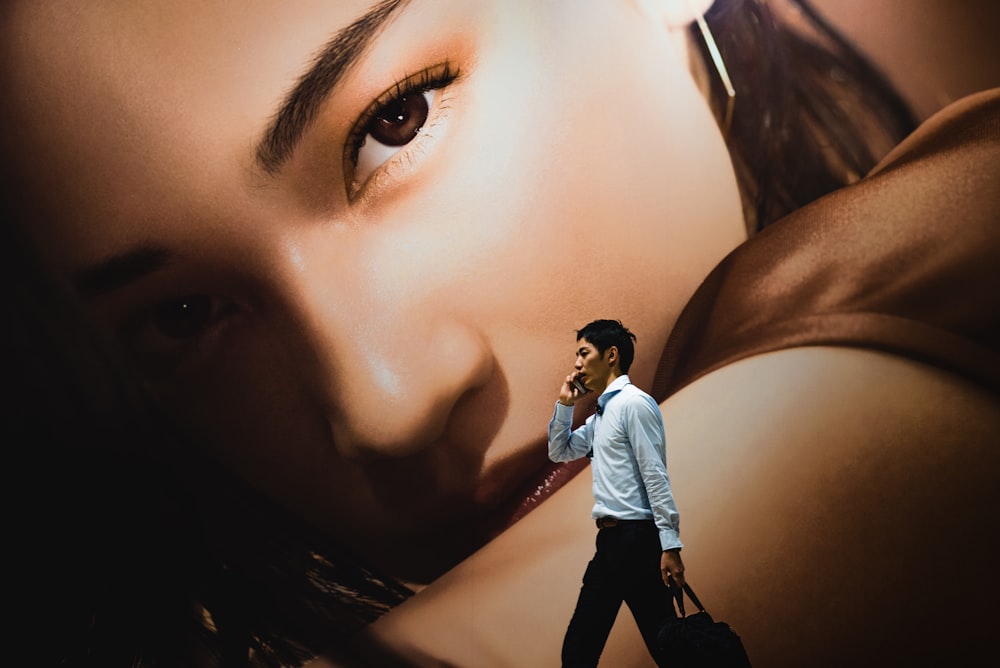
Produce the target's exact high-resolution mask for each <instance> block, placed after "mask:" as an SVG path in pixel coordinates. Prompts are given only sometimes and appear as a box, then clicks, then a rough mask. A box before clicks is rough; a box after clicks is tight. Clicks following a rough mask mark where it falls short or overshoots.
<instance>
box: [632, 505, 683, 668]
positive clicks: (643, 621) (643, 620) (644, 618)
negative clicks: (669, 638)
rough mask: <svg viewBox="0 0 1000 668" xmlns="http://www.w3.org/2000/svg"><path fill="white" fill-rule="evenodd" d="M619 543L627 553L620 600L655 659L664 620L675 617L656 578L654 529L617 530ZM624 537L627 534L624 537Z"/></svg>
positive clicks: (657, 545) (668, 597)
mask: <svg viewBox="0 0 1000 668" xmlns="http://www.w3.org/2000/svg"><path fill="white" fill-rule="evenodd" d="M621 528H622V529H624V530H625V531H623V536H622V539H623V542H625V543H627V545H628V551H627V554H626V555H623V560H624V561H626V563H627V564H628V565H624V564H623V565H622V567H621V570H620V571H619V572H620V573H622V574H623V575H624V577H625V580H624V581H623V582H622V587H623V590H622V591H623V597H624V599H625V604H626V605H628V607H629V610H630V611H631V612H632V616H633V617H634V618H635V623H636V626H638V627H639V633H641V634H642V639H643V640H644V641H645V642H646V648H647V649H648V650H649V653H650V654H651V655H652V656H653V657H655V656H656V652H655V643H656V635H657V633H659V631H660V628H662V626H663V624H664V623H665V622H666V620H667V619H669V618H671V617H675V616H676V612H675V611H674V604H673V599H672V598H671V595H670V588H669V587H667V586H666V585H665V584H663V576H662V575H660V555H661V554H662V553H663V551H662V549H661V548H660V537H659V533H658V532H657V530H656V525H654V524H653V523H652V522H649V523H648V524H645V523H643V524H634V525H628V526H623V527H621ZM625 534H628V535H627V537H626V535H625Z"/></svg>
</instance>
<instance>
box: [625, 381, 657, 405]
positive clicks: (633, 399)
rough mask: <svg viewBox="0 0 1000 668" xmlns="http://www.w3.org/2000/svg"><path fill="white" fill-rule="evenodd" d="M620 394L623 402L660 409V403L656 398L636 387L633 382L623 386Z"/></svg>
mask: <svg viewBox="0 0 1000 668" xmlns="http://www.w3.org/2000/svg"><path fill="white" fill-rule="evenodd" d="M619 396H620V397H621V400H622V403H623V404H629V405H634V406H636V407H646V408H652V409H654V410H659V408H660V406H659V404H657V403H656V400H655V399H653V397H652V395H650V394H649V393H648V392H646V391H645V390H643V389H641V388H639V387H636V386H635V385H633V384H632V383H629V384H628V385H626V386H625V387H623V388H622V389H621V392H619Z"/></svg>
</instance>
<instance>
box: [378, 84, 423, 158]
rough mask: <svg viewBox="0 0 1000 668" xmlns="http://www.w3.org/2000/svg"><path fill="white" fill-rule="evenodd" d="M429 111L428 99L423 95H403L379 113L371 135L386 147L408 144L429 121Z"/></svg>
mask: <svg viewBox="0 0 1000 668" xmlns="http://www.w3.org/2000/svg"><path fill="white" fill-rule="evenodd" d="M428 111H429V109H428V108H427V98H426V97H424V95H423V94H422V93H416V94H413V95H403V96H401V97H398V98H396V99H395V100H393V101H392V102H390V103H389V104H387V105H385V106H384V107H383V108H382V109H381V110H380V111H379V113H378V115H377V116H376V117H375V118H374V122H373V123H372V127H371V129H370V134H371V136H372V138H374V139H375V141H377V142H379V143H380V144H384V145H386V146H402V145H404V144H408V143H409V142H410V141H412V140H413V138H414V137H415V136H416V134H417V132H418V131H419V130H420V128H421V127H423V125H424V123H425V122H426V121H427V113H428Z"/></svg>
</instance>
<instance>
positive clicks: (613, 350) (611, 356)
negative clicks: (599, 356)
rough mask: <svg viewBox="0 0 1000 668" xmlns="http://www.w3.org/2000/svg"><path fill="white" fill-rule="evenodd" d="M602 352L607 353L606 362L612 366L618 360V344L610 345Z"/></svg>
mask: <svg viewBox="0 0 1000 668" xmlns="http://www.w3.org/2000/svg"><path fill="white" fill-rule="evenodd" d="M604 354H605V355H607V358H608V364H609V365H610V366H614V365H615V362H617V361H618V346H611V347H610V348H608V349H607V350H606V351H604Z"/></svg>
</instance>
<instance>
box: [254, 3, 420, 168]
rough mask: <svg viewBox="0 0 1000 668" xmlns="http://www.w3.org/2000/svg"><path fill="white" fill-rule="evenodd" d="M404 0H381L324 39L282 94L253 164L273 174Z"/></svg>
mask: <svg viewBox="0 0 1000 668" xmlns="http://www.w3.org/2000/svg"><path fill="white" fill-rule="evenodd" d="M406 2H408V0H382V2H379V3H378V4H376V5H375V6H374V7H372V8H371V9H370V10H369V11H368V12H367V13H365V14H364V15H362V16H361V18H359V19H357V20H356V21H355V22H354V23H352V24H351V25H349V26H347V27H346V28H344V29H343V30H341V31H340V32H338V33H337V34H336V35H334V37H333V39H331V40H330V41H329V42H327V45H326V48H324V49H323V52H322V53H320V55H319V56H318V57H317V58H316V59H315V60H314V61H313V64H312V66H311V67H310V68H309V70H308V71H307V72H306V73H305V74H304V75H302V76H301V77H300V78H299V80H298V83H297V84H296V85H295V88H293V89H292V91H291V92H290V93H289V94H288V95H287V96H285V99H284V101H283V102H282V104H281V106H280V108H279V110H278V113H277V115H276V116H275V117H274V120H273V121H272V122H271V124H270V126H268V128H267V130H266V131H265V132H264V138H263V139H262V140H261V141H260V143H259V144H258V145H257V164H258V165H260V167H262V168H263V169H264V171H265V172H267V173H268V174H275V173H277V172H278V171H279V170H280V169H281V166H282V165H283V164H284V162H285V161H286V160H287V159H288V157H289V156H290V155H291V154H292V152H293V151H294V150H295V146H296V144H297V143H298V141H299V139H300V138H301V137H302V133H303V132H305V129H306V128H307V127H308V126H309V123H311V122H312V120H313V118H314V117H315V116H316V113H317V111H318V109H319V107H320V106H321V105H322V104H323V102H324V101H325V100H326V98H327V96H328V95H329V94H330V91H332V90H333V89H334V87H335V86H336V85H337V83H338V82H339V81H340V80H341V78H343V76H344V74H345V73H346V72H347V70H349V69H350V68H351V66H352V65H354V63H356V62H357V60H358V59H359V58H360V57H361V55H362V54H363V53H364V51H365V49H366V48H367V47H368V45H369V44H370V43H371V41H372V40H373V39H374V38H375V36H376V35H377V34H378V32H379V30H381V28H382V27H383V26H384V25H385V24H386V22H387V21H388V20H389V18H390V17H391V16H392V14H393V12H395V11H396V10H397V9H399V8H400V7H401V6H402V5H404V4H405V3H406Z"/></svg>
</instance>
